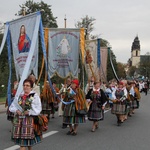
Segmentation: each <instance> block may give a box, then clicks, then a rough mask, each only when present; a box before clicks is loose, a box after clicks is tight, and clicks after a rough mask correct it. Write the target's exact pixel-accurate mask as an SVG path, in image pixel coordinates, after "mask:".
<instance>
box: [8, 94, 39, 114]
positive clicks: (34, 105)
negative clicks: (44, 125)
mask: <svg viewBox="0 0 150 150" xmlns="http://www.w3.org/2000/svg"><path fill="white" fill-rule="evenodd" d="M31 93H35V92H34V91H31V92H30V94H31ZM23 94H24V92H22V93H21V95H23ZM14 102H15V99H14V101H13V102H12V103H11V105H10V107H9V110H10V111H11V112H12V113H16V111H17V110H18V109H17V106H16V104H15V103H14ZM31 106H32V109H30V110H29V116H30V115H32V116H37V115H39V114H40V112H41V111H42V105H41V99H40V97H39V96H38V94H37V93H35V94H34V97H33V101H32V104H31Z"/></svg>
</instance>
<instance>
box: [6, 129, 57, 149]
mask: <svg viewBox="0 0 150 150" xmlns="http://www.w3.org/2000/svg"><path fill="white" fill-rule="evenodd" d="M57 132H58V131H51V132H47V133H45V134H43V138H46V137H48V136H51V135H53V134H55V133H57ZM19 147H20V146H18V145H14V146H12V147H9V148H6V149H4V150H17V149H18V148H19Z"/></svg>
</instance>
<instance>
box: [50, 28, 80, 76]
mask: <svg viewBox="0 0 150 150" xmlns="http://www.w3.org/2000/svg"><path fill="white" fill-rule="evenodd" d="M79 40H80V30H79V29H50V31H49V51H48V73H49V75H50V77H52V76H53V75H54V74H56V73H57V74H58V75H59V76H60V77H62V78H66V77H67V76H68V75H72V76H73V77H78V62H79V60H78V59H79Z"/></svg>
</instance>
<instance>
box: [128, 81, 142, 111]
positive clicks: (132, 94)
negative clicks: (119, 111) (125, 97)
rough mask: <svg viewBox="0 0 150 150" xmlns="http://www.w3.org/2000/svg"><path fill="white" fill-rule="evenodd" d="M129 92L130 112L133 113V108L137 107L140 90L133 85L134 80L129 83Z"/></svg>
mask: <svg viewBox="0 0 150 150" xmlns="http://www.w3.org/2000/svg"><path fill="white" fill-rule="evenodd" d="M129 94H130V97H131V113H132V114H134V110H135V109H137V108H139V100H140V98H141V95H140V92H139V90H138V88H137V87H136V86H135V82H131V83H130V89H129Z"/></svg>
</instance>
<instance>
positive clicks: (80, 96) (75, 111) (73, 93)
mask: <svg viewBox="0 0 150 150" xmlns="http://www.w3.org/2000/svg"><path fill="white" fill-rule="evenodd" d="M62 108H63V110H64V114H63V123H65V124H68V125H69V127H70V130H69V131H68V132H67V135H77V128H78V124H79V123H85V114H80V113H79V111H82V110H83V111H84V110H85V111H86V99H85V96H84V93H83V91H82V90H81V89H80V88H79V81H78V79H73V80H72V83H71V86H70V88H69V89H67V91H66V93H65V97H64V103H63V105H62ZM72 124H74V128H73V126H72Z"/></svg>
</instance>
